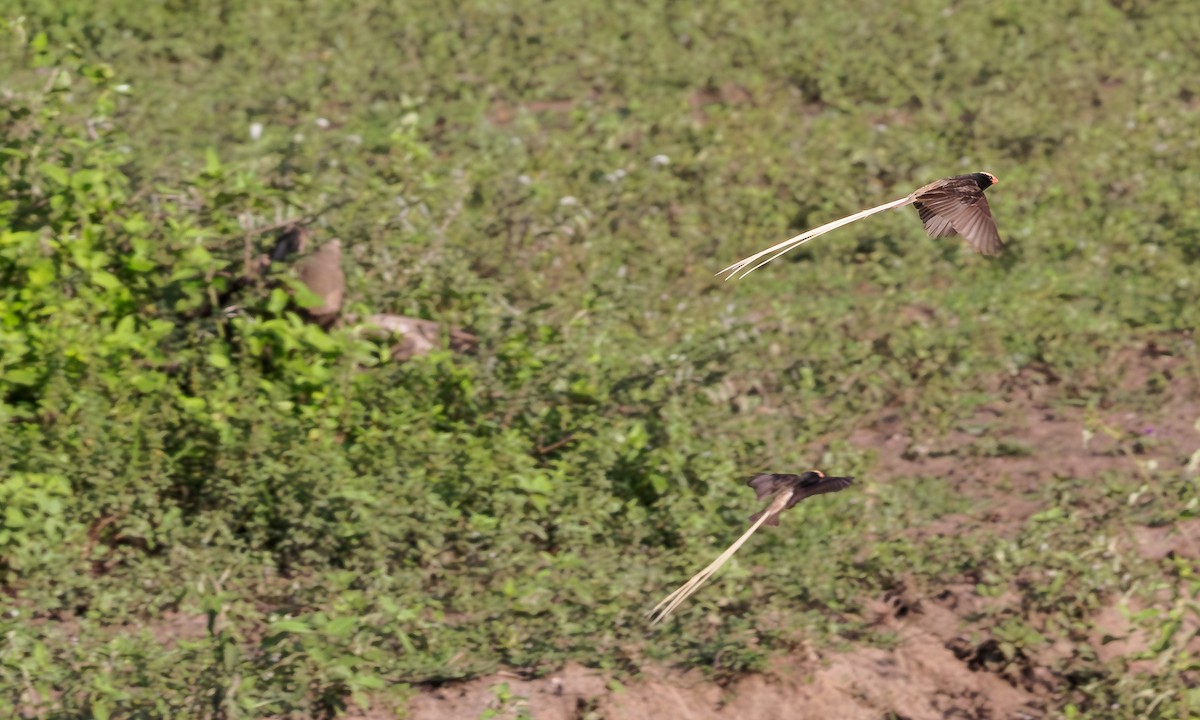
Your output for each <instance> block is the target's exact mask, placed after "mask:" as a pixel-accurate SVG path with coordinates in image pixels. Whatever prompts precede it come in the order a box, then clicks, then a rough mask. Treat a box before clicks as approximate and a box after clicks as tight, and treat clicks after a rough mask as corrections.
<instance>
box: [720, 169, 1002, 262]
mask: <svg viewBox="0 0 1200 720" xmlns="http://www.w3.org/2000/svg"><path fill="white" fill-rule="evenodd" d="M999 182H1000V181H999V180H997V179H996V176H995V175H993V174H991V173H985V172H977V173H971V174H970V175H955V176H954V177H948V178H942V179H941V180H938V181H937V182H932V183H929V184H928V185H926V186H924V187H921V188H918V189H917V190H916V191H914V192H913V193H912V194H911V195H909V196H907V197H902V198H900V199H899V200H893V201H892V202H890V203H884V204H883V205H879V206H877V207H873V208H871V209H869V210H863V211H862V212H858V213H855V214H853V215H850V216H847V217H844V218H842V219H841V220H834V221H833V222H831V223H826V224H824V225H822V226H821V227H819V228H814V229H812V230H809V231H808V232H804V233H801V234H799V235H797V236H796V237H794V238H790V239H788V240H784V241H783V242H781V243H776V244H775V245H772V246H771V247H769V248H767V249H766V250H763V251H761V252H757V253H755V254H753V255H751V256H750V257H748V258H746V259H744V260H738V261H737V262H735V263H734V264H732V265H730V266H729V267H727V268H725V269H724V270H722V271H721V272H719V273H717V275H721V274H723V273H729V274H728V275H727V276H726V277H725V279H726V280H728V279H729V278H732V277H734V276H739V273H740V277H746V276H747V275H749V274H750V273H752V272H754V271H755V270H757V269H758V268H760V267H762V266H763V265H766V264H767V263H769V262H771V261H772V260H774V259H775V258H777V257H779V256H780V255H783V254H784V253H786V252H789V251H791V250H794V249H795V248H798V247H800V246H801V245H803V244H804V243H806V242H808V241H809V240H812V239H813V238H815V237H820V236H822V235H824V234H825V233H827V232H829V231H831V230H837V229H838V228H840V227H842V226H843V225H849V224H850V223H852V222H855V221H856V220H862V219H863V218H865V217H868V216H870V215H874V214H875V213H881V212H883V211H884V210H891V209H892V208H899V207H904V206H905V205H912V206H913V207H914V208H916V209H917V214H918V215H919V216H920V218H921V222H922V223H924V224H925V232H927V233H929V237H931V238H942V237H949V236H950V235H961V236H963V237H964V238H965V239H966V241H967V244H968V245H970V246H971V247H972V248H974V249H975V251H976V252H978V253H980V254H982V255H988V256H995V255H999V254H1000V251H1001V250H1003V249H1004V243H1002V242H1000V233H999V231H997V230H996V222H995V221H994V220H992V210H991V208H989V207H988V202H987V198H986V197H984V196H983V191H984V190H986V189H988V188H989V187H991V186H992V185H995V184H997V183H999ZM764 256H769V257H767V258H766V259H765V260H761V261H760V258H763V257H764ZM753 263H756V264H753ZM752 264H753V265H752ZM747 268H749V269H747Z"/></svg>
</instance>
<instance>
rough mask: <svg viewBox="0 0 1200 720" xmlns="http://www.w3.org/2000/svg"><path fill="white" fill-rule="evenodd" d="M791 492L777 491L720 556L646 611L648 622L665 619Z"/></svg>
mask: <svg viewBox="0 0 1200 720" xmlns="http://www.w3.org/2000/svg"><path fill="white" fill-rule="evenodd" d="M792 493H793V491H792V490H790V489H789V490H785V491H783V492H781V493H779V495H778V496H777V497H776V498H775V501H774V502H772V503H771V506H770V507H769V508H767V511H766V512H764V513H763V514H762V517H760V518H759V519H758V521H757V522H755V523H754V524H753V525H751V526H750V529H749V530H747V531H746V532H745V533H744V534H743V535H742V536H741V537H740V538H738V539H737V542H735V543H734V544H732V545H730V546H729V549H728V550H726V551H725V552H723V553H721V554H720V556H718V557H717V559H716V560H713V561H712V563H711V564H710V565H709V566H708V567H706V568H704V569H703V570H701V571H700V572H698V573H696V574H695V575H693V576H692V579H691V580H688V581H687V582H685V583H684V584H683V585H681V586H680V588H679V589H678V590H676V591H675V592H673V593H671V594H670V595H668V596H666V597H665V598H663V599H662V601H661V602H659V603H658V604H657V605H655V606H654V609H653V610H651V611H650V612H648V613H646V617H648V618H650V624H651V625H657V624H659V623H660V622H662V621H663V620H666V619H667V617H668V616H670V614H671V613H672V612H674V611H675V608H677V607H679V604H680V603H682V602H683V601H684V600H687V599H688V598H689V597H691V596H692V594H693V593H695V592H696V591H697V590H699V589H700V586H701V585H703V584H704V583H705V581H707V580H708V579H709V578H710V577H712V576H713V573H715V572H716V571H717V570H720V569H721V566H722V565H724V564H725V563H726V562H728V561H729V558H731V557H733V554H734V553H735V552H737V551H738V548H740V547H741V546H742V545H744V544H745V542H746V541H747V540H749V539H750V536H751V535H753V534H754V531H755V530H757V529H759V528H760V527H762V524H763V523H765V522H766V521H767V520H768V519H769V518H771V517H772V516H774V515H775V514H776V513H778V512H780V511H782V510H783V508H784V507H785V506H786V505H787V502H788V500H791V499H792Z"/></svg>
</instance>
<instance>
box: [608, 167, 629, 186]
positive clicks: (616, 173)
mask: <svg viewBox="0 0 1200 720" xmlns="http://www.w3.org/2000/svg"><path fill="white" fill-rule="evenodd" d="M624 177H625V171H624V170H623V169H622V168H617V169H616V170H613V171H612V172H610V173H605V175H604V179H605V180H607V181H609V182H610V183H615V182H620V181H621V180H622V179H623V178H624Z"/></svg>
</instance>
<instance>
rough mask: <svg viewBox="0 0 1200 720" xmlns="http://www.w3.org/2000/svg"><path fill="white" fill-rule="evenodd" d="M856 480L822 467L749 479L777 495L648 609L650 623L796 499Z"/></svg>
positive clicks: (762, 493)
mask: <svg viewBox="0 0 1200 720" xmlns="http://www.w3.org/2000/svg"><path fill="white" fill-rule="evenodd" d="M853 480H854V478H848V477H826V476H825V473H822V472H820V471H819V470H810V471H809V472H806V473H804V474H803V475H787V474H781V473H762V474H760V475H755V476H754V477H752V478H750V479H749V480H747V481H746V484H747V485H749V486H750V487H751V488H753V489H754V494H755V496H756V497H757V498H758V499H759V500H762V499H763V498H765V497H770V496H771V495H774V496H775V499H774V500H773V501H772V502H771V504H770V505H768V506H767V507H766V508H765V509H764V510H762V511H761V512H757V513H754V514H753V515H751V516H750V520H751V521H752V522H753V523H754V524H753V525H751V526H750V529H749V530H747V531H746V532H745V533H743V534H742V536H741V537H740V538H738V539H737V541H736V542H734V543H733V544H732V545H730V546H729V549H728V550H726V551H725V552H723V553H721V554H720V555H719V556H718V557H717V559H716V560H714V561H712V563H711V564H710V565H709V566H708V567H706V568H704V569H703V570H701V571H700V572H698V573H696V574H695V575H693V576H692V579H690V580H688V581H687V582H685V583H684V584H683V585H681V586H680V587H679V589H678V590H676V591H675V592H673V593H671V594H670V595H668V596H666V597H665V598H663V599H662V601H661V602H659V603H658V604H657V605H655V606H654V609H652V610H651V611H650V612H648V613H646V617H648V618H650V624H651V625H657V624H658V623H660V622H662V621H663V620H666V619H667V617H668V616H670V614H671V613H672V612H674V611H675V608H677V607H679V604H680V603H682V602H683V601H684V600H686V599H688V598H689V597H691V595H692V594H693V593H695V592H696V591H697V590H699V589H700V586H701V585H703V584H704V583H705V582H707V581H708V579H709V578H710V577H712V576H713V574H714V573H716V572H717V570H720V569H721V566H722V565H724V564H725V563H726V562H728V561H729V558H731V557H733V554H734V553H736V552H737V551H738V549H739V548H740V547H741V546H742V545H743V544H745V542H746V541H747V540H748V539H750V536H751V535H753V534H754V531H755V530H758V529H759V528H760V527H762V526H763V525H779V514H780V513H782V512H783V511H784V510H790V509H791V508H793V507H795V506H796V503H798V502H800V501H801V500H803V499H804V498H808V497H812V496H813V495H823V494H825V493H831V492H837V491H839V490H845V489H846V488H848V487H850V485H851V484H852V482H853Z"/></svg>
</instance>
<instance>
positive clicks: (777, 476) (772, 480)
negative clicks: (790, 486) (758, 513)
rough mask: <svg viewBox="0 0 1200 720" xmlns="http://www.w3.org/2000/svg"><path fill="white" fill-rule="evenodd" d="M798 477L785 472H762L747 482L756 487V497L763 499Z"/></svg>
mask: <svg viewBox="0 0 1200 720" xmlns="http://www.w3.org/2000/svg"><path fill="white" fill-rule="evenodd" d="M796 477H797V476H795V475H787V474H783V473H760V474H758V475H755V476H754V477H752V478H750V479H749V480H747V481H746V484H747V485H749V486H750V487H752V488H754V496H755V498H757V499H759V500H762V499H763V498H765V497H770V496H771V495H774V494H775V493H777V492H779V488H781V487H783V486H784V485H785V484H786V483H787V482H788V481H789V480H792V479H794V478H796Z"/></svg>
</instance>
